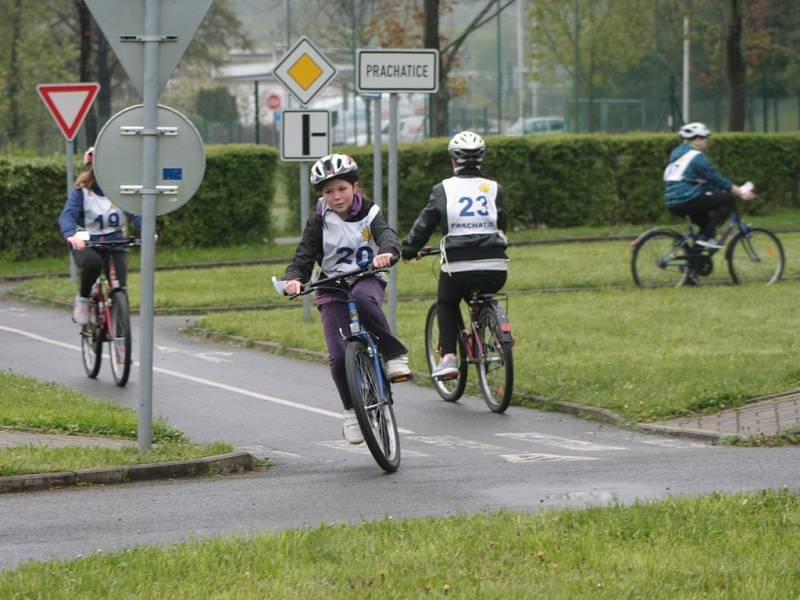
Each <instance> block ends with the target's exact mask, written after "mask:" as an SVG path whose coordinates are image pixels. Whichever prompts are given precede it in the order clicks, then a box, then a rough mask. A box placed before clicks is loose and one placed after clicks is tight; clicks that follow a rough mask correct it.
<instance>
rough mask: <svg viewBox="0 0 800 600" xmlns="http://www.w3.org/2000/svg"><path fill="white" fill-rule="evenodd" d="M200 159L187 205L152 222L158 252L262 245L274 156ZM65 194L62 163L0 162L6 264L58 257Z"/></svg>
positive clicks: (224, 153)
mask: <svg viewBox="0 0 800 600" xmlns="http://www.w3.org/2000/svg"><path fill="white" fill-rule="evenodd" d="M206 154H207V160H206V172H205V176H204V178H203V183H202V184H201V185H200V188H199V189H198V191H197V193H196V194H195V195H194V197H193V198H192V199H191V200H190V201H189V202H188V203H187V204H185V205H184V206H182V207H181V208H180V209H178V210H176V211H175V212H172V213H169V214H168V215H163V216H161V217H158V220H157V225H156V226H157V229H158V233H159V246H164V247H176V246H181V247H203V246H205V247H208V246H225V245H230V244H240V243H245V242H259V241H262V240H264V239H265V238H270V237H271V231H270V211H271V207H272V198H273V195H274V191H275V177H276V169H277V161H278V154H277V152H276V151H275V150H274V149H272V148H268V147H266V146H255V145H230V146H208V147H206ZM79 172H80V169H79V167H77V166H76V170H75V173H76V174H77V173H79ZM66 187H67V184H66V167H65V165H64V160H63V159H59V158H55V157H53V158H33V159H19V158H8V157H0V251H2V252H4V253H5V254H6V256H7V257H9V258H11V259H16V258H22V257H25V258H32V257H37V256H48V255H50V256H52V255H57V254H58V253H59V252H64V251H65V250H66V245H65V243H64V239H63V237H62V236H61V231H60V230H59V227H58V216H59V214H60V213H61V210H62V208H63V206H64V201H65V198H66V193H67V191H66Z"/></svg>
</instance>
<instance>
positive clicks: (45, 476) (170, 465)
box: [0, 452, 255, 494]
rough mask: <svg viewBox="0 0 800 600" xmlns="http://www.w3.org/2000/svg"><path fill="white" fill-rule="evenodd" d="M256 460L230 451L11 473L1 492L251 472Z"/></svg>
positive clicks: (1, 479)
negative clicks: (73, 468) (31, 473)
mask: <svg viewBox="0 0 800 600" xmlns="http://www.w3.org/2000/svg"><path fill="white" fill-rule="evenodd" d="M254 464H255V461H254V459H253V456H252V455H251V454H249V453H247V452H230V453H228V454H217V455H215V456H205V457H202V458H195V459H191V460H175V461H168V462H161V463H149V464H143V465H124V466H120V467H103V468H99V469H83V470H80V471H66V472H62V473H37V474H34V475H11V476H9V477H0V494H4V493H9V492H27V491H34V490H47V489H50V488H55V487H66V486H68V485H85V484H92V485H96V484H103V485H105V484H112V483H126V482H129V481H145V480H150V479H177V478H180V477H192V476H196V475H205V474H206V473H208V472H209V471H212V470H215V471H217V470H218V471H220V472H223V473H228V472H231V471H251V470H252V469H253V466H254Z"/></svg>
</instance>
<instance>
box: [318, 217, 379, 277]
mask: <svg viewBox="0 0 800 600" xmlns="http://www.w3.org/2000/svg"><path fill="white" fill-rule="evenodd" d="M379 212H380V209H379V208H378V207H377V206H372V208H370V209H369V211H368V212H367V214H366V216H364V218H363V219H360V220H358V221H345V220H344V219H342V218H341V217H340V216H339V215H338V214H336V212H334V211H332V210H330V209H328V210H326V211H325V214H323V215H322V220H323V226H322V256H323V258H322V272H323V273H325V274H326V275H329V276H330V275H338V274H340V273H350V272H352V271H357V270H358V269H360V268H363V267H366V266H367V265H369V264H370V263H371V262H372V259H373V257H374V256H375V255H376V254H377V253H378V244H376V243H375V240H373V239H372V231H371V230H370V226H371V225H372V221H373V220H374V219H375V217H376V216H377V215H378V213H379Z"/></svg>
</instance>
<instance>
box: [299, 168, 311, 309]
mask: <svg viewBox="0 0 800 600" xmlns="http://www.w3.org/2000/svg"><path fill="white" fill-rule="evenodd" d="M308 173H309V166H308V163H307V162H301V163H300V234H301V235H302V233H303V228H304V227H305V224H306V223H307V222H308V200H309V188H310V187H311V186H310V182H309V180H308ZM310 320H311V296H309V295H308V294H306V295H305V296H303V321H310Z"/></svg>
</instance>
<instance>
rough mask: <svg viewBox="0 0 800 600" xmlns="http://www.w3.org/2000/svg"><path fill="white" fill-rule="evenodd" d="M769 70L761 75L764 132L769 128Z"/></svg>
mask: <svg viewBox="0 0 800 600" xmlns="http://www.w3.org/2000/svg"><path fill="white" fill-rule="evenodd" d="M767 110H768V107H767V71H766V70H765V71H764V74H763V75H762V76H761V111H762V113H763V117H764V133H766V132H767V130H768V129H769V115H768V114H767Z"/></svg>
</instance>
